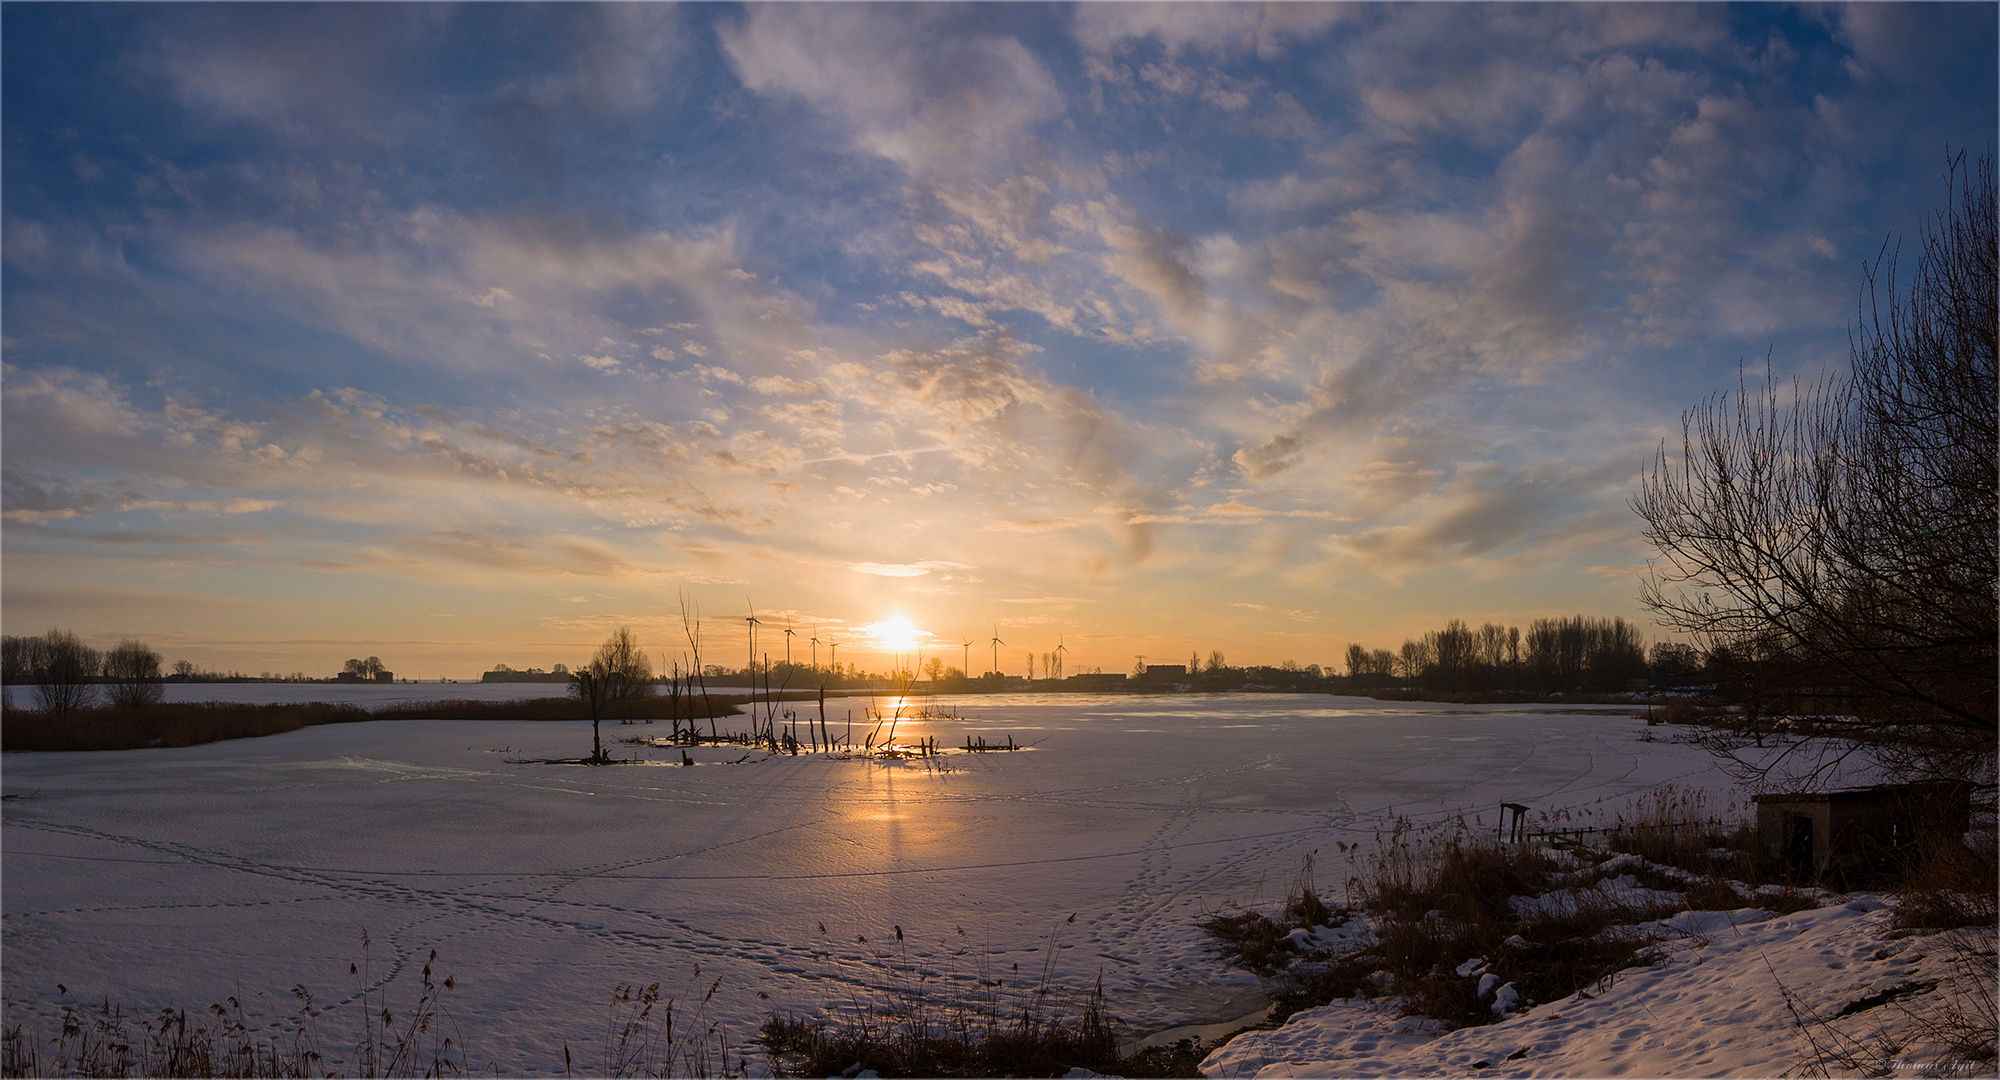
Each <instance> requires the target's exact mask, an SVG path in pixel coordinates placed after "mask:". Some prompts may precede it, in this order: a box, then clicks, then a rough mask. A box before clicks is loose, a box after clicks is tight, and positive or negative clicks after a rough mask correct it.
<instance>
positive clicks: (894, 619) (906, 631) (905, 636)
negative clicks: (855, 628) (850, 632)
mask: <svg viewBox="0 0 2000 1080" xmlns="http://www.w3.org/2000/svg"><path fill="white" fill-rule="evenodd" d="M874 630H875V642H876V644H878V645H880V646H881V647H882V648H884V649H888V650H889V651H891V652H899V653H900V652H909V651H910V650H911V649H914V648H916V647H917V642H918V641H919V640H921V637H922V636H921V635H920V634H918V633H917V628H916V627H915V626H914V625H912V624H911V623H910V620H908V619H906V618H904V617H903V616H901V615H891V616H890V617H888V618H886V619H883V620H882V621H881V622H878V623H876V624H875V627H874Z"/></svg>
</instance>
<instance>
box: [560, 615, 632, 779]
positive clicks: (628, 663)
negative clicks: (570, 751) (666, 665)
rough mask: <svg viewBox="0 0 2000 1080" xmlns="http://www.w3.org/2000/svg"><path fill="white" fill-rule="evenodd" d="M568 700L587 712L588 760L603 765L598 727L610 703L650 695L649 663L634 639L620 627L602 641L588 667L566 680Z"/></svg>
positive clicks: (605, 759)
mask: <svg viewBox="0 0 2000 1080" xmlns="http://www.w3.org/2000/svg"><path fill="white" fill-rule="evenodd" d="M569 689H570V696H572V697H575V698H578V699H580V700H581V701H582V702H583V703H584V707H585V708H587V709H589V711H590V760H591V761H593V762H596V763H600V764H601V763H603V762H604V761H607V760H609V759H607V758H606V757H605V756H604V741H603V739H602V738H601V737H600V734H599V730H598V724H599V721H601V720H602V719H603V718H604V713H605V710H606V709H608V708H610V707H611V706H612V705H613V703H615V702H620V701H629V700H632V699H634V698H643V697H650V696H651V695H652V693H653V663H652V661H650V660H648V659H646V654H645V652H644V651H643V650H641V649H640V648H639V638H638V635H636V634H634V633H632V628H631V627H628V626H621V627H619V628H618V629H616V630H614V631H612V632H611V636H610V637H608V638H605V639H604V644H602V645H599V646H598V647H597V652H596V653H595V654H593V655H592V656H591V658H590V663H588V664H585V665H584V666H583V667H581V668H578V669H577V670H576V671H575V672H574V673H572V674H571V675H570V677H569Z"/></svg>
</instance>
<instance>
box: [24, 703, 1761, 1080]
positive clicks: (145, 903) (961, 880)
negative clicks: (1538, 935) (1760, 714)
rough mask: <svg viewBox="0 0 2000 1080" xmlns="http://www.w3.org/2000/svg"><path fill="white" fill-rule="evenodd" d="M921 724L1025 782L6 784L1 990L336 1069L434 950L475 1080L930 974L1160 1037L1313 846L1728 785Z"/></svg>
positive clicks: (1240, 711) (1613, 731) (59, 759)
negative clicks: (241, 1024)
mask: <svg viewBox="0 0 2000 1080" xmlns="http://www.w3.org/2000/svg"><path fill="white" fill-rule="evenodd" d="M460 686H463V687H464V688H466V689H474V688H476V687H473V686H470V685H467V684H460ZM428 688H429V689H432V690H433V691H434V690H435V689H436V688H435V687H428ZM458 688H459V687H445V688H444V689H448V690H456V689H458ZM366 689H401V687H396V688H366ZM496 689H498V688H496ZM427 696H431V697H435V696H437V695H436V694H435V693H434V692H433V693H432V694H429V695H427ZM940 702H941V704H944V705H945V706H947V707H949V708H951V709H953V710H955V711H957V712H959V713H960V714H961V715H962V716H963V717H964V719H962V720H945V721H938V722H925V723H912V722H909V721H905V722H904V723H903V725H902V729H901V731H899V733H898V735H899V738H901V739H904V740H908V739H913V738H919V737H922V736H925V735H932V734H934V735H936V736H937V737H938V739H939V741H940V742H941V743H943V744H946V745H950V744H953V743H961V742H963V740H964V737H965V735H966V734H967V733H972V734H975V735H978V734H983V735H985V736H986V737H987V738H988V739H989V740H990V739H993V738H994V737H996V736H997V737H999V738H1000V739H1002V740H1004V739H1005V737H1006V736H1007V735H1009V734H1011V735H1012V736H1013V737H1014V738H1015V740H1016V741H1017V742H1023V743H1031V744H1033V745H1034V749H1032V750H1029V751H1026V752H1022V753H1015V754H983V755H954V756H951V757H949V758H947V759H946V760H947V761H948V763H949V765H950V767H951V771H949V772H940V771H938V770H936V769H934V768H927V767H926V766H925V765H924V764H922V763H918V762H908V763H898V764H883V763H875V762H868V761H863V760H834V759H831V758H826V757H813V756H804V755H802V756H799V757H782V758H769V759H765V758H764V757H763V755H761V754H751V755H749V760H747V761H744V762H743V763H741V764H722V763H721V762H723V761H732V760H735V759H737V758H740V757H743V756H744V753H743V751H742V750H740V749H737V750H723V749H719V748H706V749H704V750H702V751H700V752H699V753H698V755H697V756H698V757H700V758H701V759H702V760H703V761H704V762H715V764H704V765H702V766H701V767H696V768H677V767H674V768H670V767H641V766H621V767H609V768H585V767H579V766H565V765H549V764H521V763H517V762H519V761H521V760H523V759H532V758H546V757H555V756H576V755H580V754H584V753H588V751H589V748H590V731H589V725H588V724H585V723H580V722H578V723H569V722H547V723H499V722H486V723H481V722H471V721H410V722H375V723H362V724H346V725H333V726H327V727H319V728H312V729H307V730H304V731H299V732H294V733H291V734H287V735H280V736H275V737H271V738H265V739H251V740H241V741H235V742H226V743H216V744H211V745H208V746H200V747H192V748H188V749H178V750H174V749H155V750H137V751H126V752H119V753H97V754H10V755H7V756H6V757H5V758H4V760H0V786H4V789H5V792H6V794H7V796H8V801H7V802H6V805H5V816H4V846H0V850H3V851H4V855H0V882H4V890H0V916H4V929H5V951H4V959H0V974H4V982H5V993H6V995H7V997H8V999H9V1001H10V1002H12V1003H13V1007H14V1008H15V1009H17V1010H22V1011H24V1012H25V1014H27V1015H34V1016H43V1017H46V1016H50V1015H53V1012H54V1003H56V1002H57V1001H58V1000H72V1001H77V1002H95V1001H98V1000H100V999H102V998H103V997H105V996H107V995H108V996H109V997H110V999H111V1000H112V1001H113V1002H117V1003H122V1004H124V1005H125V1006H126V1007H127V1009H128V1011H133V1010H136V1011H138V1012H140V1013H144V1012H146V1011H148V1010H150V1009H157V1008H158V1007H160V1006H164V1005H169V1004H172V1005H187V1006H201V1005H205V1004H207V1003H209V1002H211V1001H219V1000H221V999H222V998H223V997H224V996H226V995H231V994H235V995H238V996H239V997H240V998H241V999H242V1000H243V1001H244V1003H245V1005H246V1006H247V1007H248V1008H249V1009H250V1010H251V1011H252V1012H253V1013H258V1014H261V1015H266V1016H284V1015H288V1014H289V1013H291V1011H292V1010H293V1001H292V998H291V996H290V994H289V992H288V991H289V989H290V987H292V986H293V985H295V984H304V985H305V986H307V987H309V988H311V989H313V990H314V992H315V994H316V996H317V998H318V1000H319V1002H320V1004H322V1005H324V1006H331V1009H330V1010H329V1015H328V1016H327V1017H326V1018H325V1019H324V1020H323V1021H322V1030H323V1031H326V1032H339V1033H342V1035H343V1037H345V1033H346V1032H348V1031H350V1030H353V1029H354V1026H355V1024H356V1021H354V1019H353V1015H352V1014H353V1012H354V1011H355V1010H354V1006H352V1005H345V1004H344V1003H345V1002H346V999H348V998H350V997H351V996H352V995H353V994H354V992H355V988H356V986H355V980H354V979H353V978H352V977H350V975H349V974H348V965H349V963H350V962H354V961H359V960H360V959H361V958H362V949H361V935H362V931H363V929H364V928H365V929H366V930H367V932H368V933H369V935H370V936H371V937H372V939H373V941H374V946H373V949H372V957H373V960H374V965H375V967H376V970H377V971H378V973H381V974H384V975H386V976H387V977H388V978H389V980H390V983H391V986H390V991H389V993H390V1001H391V1004H392V1005H406V1004H407V1003H408V1000H409V998H411V997H412V996H414V989H413V988H412V983H413V982H414V979H415V975H416V970H417V968H419V967H421V965H422V961H423V959H424V957H425V956H427V955H428V953H429V950H431V949H433V948H435V949H436V950H437V951H438V953H439V954H440V960H439V968H440V974H443V973H450V974H452V975H454V976H455V977H456V980H457V989H456V990H455V991H454V992H453V994H452V995H451V997H450V999H449V1006H450V1008H451V1011H452V1013H453V1015H454V1016H455V1017H456V1019H457V1021H458V1023H459V1025H460V1026H461V1028H462V1029H463V1033H464V1036H465V1043H466V1045H467V1047H468V1050H469V1054H470V1058H471V1061H472V1063H473V1064H474V1065H475V1066H484V1065H485V1064H486V1063H487V1062H489V1061H491V1062H497V1063H498V1065H499V1068H500V1070H501V1071H502V1072H505V1073H525V1072H557V1073H559V1072H561V1071H562V1068H563V1047H564V1046H565V1045H567V1046H569V1047H570V1049H571V1050H572V1052H573V1053H574V1055H575V1059H576V1064H577V1068H578V1069H579V1070H580V1071H596V1069H597V1068H598V1067H599V1066H598V1065H597V1062H598V1057H599V1053H600V1049H599V1048H600V1046H601V1043H602V1038H603V1025H604V1017H605V1015H606V1014H605V1006H606V1002H607V1000H608V998H609V995H610V993H611V991H612V988H613V987H614V986H615V985H616V984H619V983H639V984H642V985H643V984H645V983H650V982H654V981H658V982H660V983H661V984H662V987H663V989H664V990H665V991H666V992H667V993H668V994H670V995H674V996H677V997H680V998H681V999H682V1000H683V1001H686V1000H688V999H689V998H690V997H694V998H698V997H699V996H700V993H701V992H703V991H705V990H706V989H707V987H708V985H709V984H710V982H711V981H712V980H714V979H720V984H719V986H720V988H719V989H718V990H717V992H716V994H715V997H714V999H713V1001H711V1002H710V1005H709V1008H710V1011H711V1015H712V1016H716V1017H720V1018H721V1019H723V1020H724V1021H726V1023H727V1025H728V1030H729V1033H730V1036H731V1041H732V1042H733V1043H734V1044H735V1045H736V1046H738V1047H739V1048H741V1049H744V1050H748V1049H750V1043H751V1039H752V1037H753V1036H754V1034H755V1030H756V1027H757V1024H758V1023H759V1022H760V1021H761V1019H762V1018H763V1017H764V1016H765V1015H766V1014H767V1013H768V1012H770V1011H772V1010H773V1009H787V1010H791V1011H795V1012H810V1011H812V1010H814V1009H815V1008H817V1007H818V1006H820V1005H822V1004H824V1003H828V1002H840V1003H846V1002H849V1001H852V1000H855V999H857V997H859V996H863V995H865V993H866V991H867V990H868V989H870V988H879V987H883V986H888V985H895V984H898V983H899V981H900V980H907V979H910V978H913V976H911V975H909V974H907V971H908V969H910V968H912V967H915V968H917V969H920V970H922V971H926V972H929V973H930V979H931V981H932V984H933V985H936V984H939V983H942V984H946V985H957V986H963V987H966V988H970V987H971V986H972V983H973V980H974V979H975V978H1002V979H1013V978H1015V977H1016V976H1015V975H1014V965H1015V964H1019V965H1020V973H1021V974H1020V976H1019V977H1020V978H1021V979H1024V980H1029V981H1032V978H1033V977H1034V976H1036V975H1039V973H1040V971H1041V969H1042V967H1043V964H1044V960H1045V958H1047V957H1049V956H1050V955H1053V956H1054V958H1055V959H1054V963H1055V970H1056V972H1057V975H1058V977H1059V978H1060V979H1063V980H1066V981H1068V982H1070V983H1071V984H1073V985H1078V986H1087V985H1088V984H1089V982H1091V981H1092V980H1094V979H1096V978H1097V976H1098V975H1099V974H1100V973H1102V975H1103V979H1104V986H1105V990H1106V993H1107V995H1108V998H1109V1003H1110V1007H1111V1011H1112V1012H1113V1013H1114V1014H1116V1015H1117V1016H1118V1017H1120V1018H1121V1019H1122V1020H1123V1021H1124V1022H1125V1023H1126V1024H1127V1025H1129V1027H1130V1028H1132V1029H1134V1030H1135V1031H1139V1032H1144V1031H1147V1030H1153V1029H1158V1028H1162V1027H1167V1026H1170V1025H1174V1024H1178V1023H1185V1022H1191V1021H1208V1020H1216V1019H1222V1018H1225V1017H1230V1016H1235V1015H1240V1014H1241V1013H1243V1012H1246V1011H1249V1010H1250V1009H1253V1008H1255V1007H1257V1005H1258V1004H1260V1003H1261V1000H1262V999H1261V997H1259V995H1258V994H1257V989H1256V985H1255V983H1254V981H1252V980H1250V979H1248V978H1247V977H1246V976H1242V975H1239V974H1232V973H1225V972H1224V971H1223V970H1222V969H1221V967H1220V966H1219V965H1218V964H1217V963H1216V962H1215V961H1213V960H1212V959H1211V958H1210V957H1209V956H1208V955H1207V953H1206V951H1205V949H1204V946H1203V942H1202V939H1201V936H1200V934H1199V932H1198V931H1197V930H1196V929H1195V926H1194V920H1195V919H1196V917H1198V916H1199V915H1200V914H1202V913H1203V912H1205V911H1209V910H1213V909H1215V908H1218V907H1221V906H1224V905H1228V904H1231V903H1238V902H1246V901H1252V900H1259V899H1261V900H1265V901H1268V900H1271V899H1273V898H1275V897H1277V896H1281V895H1282V894H1283V892H1284V890H1285V888H1286V886H1287V885H1288V883H1289V882H1290V881H1291V879H1292V877H1293V875H1294V874H1295V873H1296V871H1297V868H1298V866H1299V863H1300V859H1301V857H1302V856H1303V855H1304V854H1305V853H1307V852H1309V851H1312V850H1314V849H1318V850H1319V852H1320V855H1319V868H1320V869H1319V882H1320V886H1321V890H1322V892H1325V893H1328V894H1331V895H1338V894H1339V892H1340V885H1339V883H1340V882H1341V881H1343V880H1344V879H1345V877H1346V873H1347V866H1346V864H1344V863H1343V862H1342V861H1341V858H1340V856H1338V855H1337V854H1336V847H1335V842H1336V841H1340V842H1343V843H1349V844H1352V843H1355V842H1359V841H1368V840H1371V839H1372V837H1373V835H1374V833H1375V829H1376V827H1377V825H1378V823H1379V822H1381V821H1382V820H1384V818H1385V816H1386V815H1388V814H1390V813H1391V812H1394V813H1402V814H1409V815H1412V816H1415V817H1418V818H1420V819H1424V820H1440V819H1443V818H1446V817H1448V816H1450V815H1452V814H1455V813H1458V812H1460V811H1464V812H1465V813H1467V814H1468V815H1472V814H1479V815H1483V820H1484V822H1485V823H1486V824H1488V825H1491V824H1492V823H1493V820H1494V819H1493V810H1494V807H1495V806H1496V804H1498V803H1499V802H1501V801H1502V800H1506V801H1509V802H1520V803H1526V804H1528V805H1530V806H1533V807H1535V808H1536V809H1537V810H1544V809H1546V810H1555V809H1559V808H1565V807H1570V808H1574V807H1581V806H1586V805H1596V804H1598V803H1599V802H1600V801H1603V802H1605V803H1613V802H1616V801H1619V800H1621V799H1623V798H1625V797H1628V796H1630V795H1631V794H1633V793H1635V792H1639V791H1643V790H1645V789H1648V788H1651V787H1654V786H1656V785H1658V784H1660V783H1663V782H1667V781H1673V782H1676V783H1681V784H1692V785H1696V786H1707V787H1711V788H1715V789H1717V790H1720V789H1721V788H1722V787H1723V786H1724V785H1723V782H1722V779H1721V777H1720V776H1719V775H1718V774H1717V773H1716V771H1715V770H1714V767H1713V765H1712V764H1711V763H1710V761H1709V759H1708V758H1707V757H1706V755H1704V754H1703V753H1701V752H1700V751H1698V750H1696V749H1694V748H1692V747H1687V746H1682V745H1678V744H1674V743H1666V742H1661V743H1653V742H1645V741H1641V736H1642V734H1643V733H1644V732H1645V731H1646V730H1647V729H1646V727H1645V724H1644V721H1643V720H1640V719H1636V718H1632V717H1628V716H1613V715H1603V714H1601V712H1591V711H1585V710H1577V711H1568V712H1565V711H1562V710H1556V709H1550V708H1548V707H1514V706H1457V705H1431V704H1424V703H1400V702H1399V703H1383V702H1376V701H1373V700H1368V699H1361V698H1339V697H1323V696H1305V695H1300V696H1292V695H1241V696H1235V695H1232V696H1217V697H1211V696H1179V697H1133V696H1126V695H1119V696H1113V697H1082V696H1074V695H1064V696H1051V697H1036V696H1026V695H1010V696H1004V697H992V698H979V697H964V698H945V699H940ZM850 708H852V709H853V710H854V713H855V715H856V716H857V717H858V716H860V715H861V711H862V710H861V703H860V702H858V701H849V700H843V701H840V702H838V703H836V702H834V701H831V700H830V701H829V702H828V711H829V714H830V716H831V718H832V723H833V726H834V728H835V729H836V730H838V729H839V728H840V726H841V725H842V721H843V716H844V714H845V713H846V711H847V710H848V709H850ZM723 723H724V725H725V726H729V721H728V720H725V721H723ZM737 725H738V726H741V725H742V721H741V719H740V718H737ZM604 730H605V735H606V739H607V741H608V740H610V739H612V738H613V737H623V736H630V735H635V734H650V733H654V732H657V731H659V730H660V727H659V726H658V725H655V726H654V727H652V728H650V729H649V728H648V727H646V726H644V725H635V726H629V727H628V726H621V725H616V724H612V725H607V726H606V727H605V729H604ZM618 750H619V751H620V752H621V753H633V754H639V755H641V756H648V757H651V758H656V759H658V760H660V761H662V762H665V761H667V760H669V759H671V760H674V761H678V760H679V753H678V751H667V750H661V751H650V750H644V749H641V748H635V747H627V746H619V747H618ZM1071 914H1074V915H1075V916H1076V918H1075V921H1074V923H1070V922H1067V921H1066V920H1067V919H1068V917H1069V916H1070V915H1071ZM822 927H823V928H824V929H823V931H822ZM897 927H900V928H901V930H902V932H903V936H904V941H903V942H902V943H901V944H900V945H899V944H898V942H897V941H896V936H895V928H897ZM961 931H962V934H961ZM861 938H866V941H865V942H863V941H861V940H858V939H861ZM1051 946H1053V953H1052V954H1051ZM697 965H698V966H699V967H700V970H701V975H700V977H699V978H698V979H697V977H696V976H695V974H694V969H695V968H696V966H697ZM59 983H60V984H63V985H65V986H67V987H68V994H67V996H66V997H60V996H59V995H58V992H57V984H59ZM764 995H768V997H766V996H764ZM343 1006H344V1008H343ZM349 1041H350V1042H351V1041H352V1040H351V1038H350V1039H349ZM327 1042H328V1043H329V1044H337V1043H338V1042H339V1039H335V1038H329V1039H328V1040H327ZM329 1049H335V1047H334V1046H331V1045H330V1046H329Z"/></svg>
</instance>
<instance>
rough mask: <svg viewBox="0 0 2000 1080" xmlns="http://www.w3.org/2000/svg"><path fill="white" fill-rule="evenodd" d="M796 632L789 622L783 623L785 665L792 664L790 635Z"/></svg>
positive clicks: (789, 665)
mask: <svg viewBox="0 0 2000 1080" xmlns="http://www.w3.org/2000/svg"><path fill="white" fill-rule="evenodd" d="M796 633H798V631H796V630H793V629H792V627H791V624H790V623H786V624H785V666H786V667H791V666H792V635H793V634H796Z"/></svg>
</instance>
